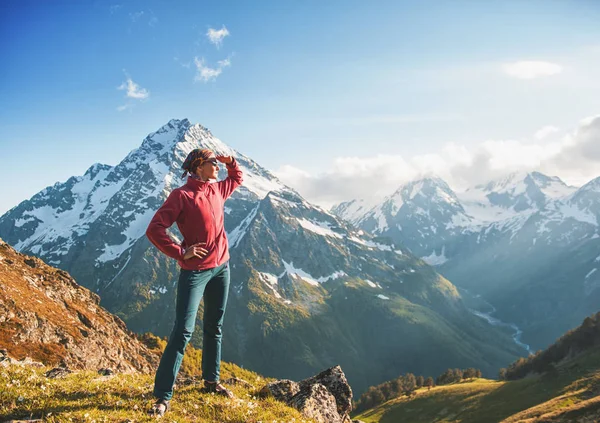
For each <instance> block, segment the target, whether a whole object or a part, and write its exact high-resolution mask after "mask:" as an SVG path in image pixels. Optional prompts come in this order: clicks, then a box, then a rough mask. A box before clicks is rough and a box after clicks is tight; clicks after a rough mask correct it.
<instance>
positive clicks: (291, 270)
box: [283, 260, 319, 286]
mask: <svg viewBox="0 0 600 423" xmlns="http://www.w3.org/2000/svg"><path fill="white" fill-rule="evenodd" d="M283 266H284V267H285V272H287V273H288V274H289V275H290V276H296V277H299V278H300V279H302V280H303V281H305V282H307V283H309V284H311V285H314V286H318V285H319V282H317V280H316V279H315V278H313V277H312V276H311V275H310V274H308V273H306V272H305V271H304V270H302V269H296V268H295V267H294V263H293V262H292V263H288V262H286V261H285V260H283Z"/></svg>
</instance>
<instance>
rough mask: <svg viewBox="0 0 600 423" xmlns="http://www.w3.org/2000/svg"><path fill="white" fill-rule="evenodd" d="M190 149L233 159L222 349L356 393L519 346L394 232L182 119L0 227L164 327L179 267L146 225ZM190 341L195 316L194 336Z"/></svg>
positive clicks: (127, 312)
mask: <svg viewBox="0 0 600 423" xmlns="http://www.w3.org/2000/svg"><path fill="white" fill-rule="evenodd" d="M194 148H210V149H211V150H213V151H215V152H216V153H217V154H224V155H233V156H234V157H235V158H236V160H237V161H238V163H239V164H240V166H241V168H242V170H243V172H244V183H243V186H242V187H240V188H239V189H238V190H237V191H236V192H235V193H234V194H233V195H232V197H231V198H230V199H229V200H228V201H227V203H226V205H225V213H226V218H225V228H226V231H227V234H228V238H229V245H230V248H231V255H232V259H231V269H232V283H231V287H230V290H231V291H230V297H229V304H228V311H227V314H226V318H225V323H224V325H225V327H224V338H223V343H224V345H223V359H224V360H227V361H233V362H235V363H236V364H238V365H241V366H244V367H247V368H249V369H252V370H255V371H258V372H260V373H262V374H265V375H267V376H275V377H286V378H290V379H296V380H298V379H303V378H305V377H307V376H310V375H312V374H314V373H315V372H316V371H320V370H321V369H323V368H327V367H331V366H332V365H341V366H342V367H343V368H344V369H345V371H346V374H347V376H348V380H349V382H350V383H351V385H352V386H353V388H354V392H355V394H357V395H360V393H361V390H362V389H365V388H366V387H367V386H369V385H373V384H375V383H377V382H380V381H383V380H387V379H390V378H391V377H394V376H395V375H397V374H399V373H404V372H408V371H411V372H415V373H439V372H441V371H442V370H443V369H444V368H446V367H447V366H452V367H463V368H464V367H470V366H473V367H478V368H480V369H482V371H483V372H484V374H488V375H491V374H495V373H496V371H497V369H498V368H500V367H502V366H506V365H507V364H508V363H509V362H511V361H513V360H514V359H515V358H516V357H518V356H520V355H525V354H526V353H527V351H526V350H525V349H524V348H523V347H522V346H521V345H519V344H518V343H515V342H513V339H512V338H511V336H512V335H513V334H512V332H511V331H510V330H509V329H507V328H505V327H501V326H493V325H490V324H489V323H488V321H486V320H484V319H481V318H480V317H478V316H477V315H476V314H474V313H473V311H472V310H471V309H470V306H469V305H468V304H467V302H466V301H465V299H464V298H463V297H464V295H463V294H462V293H461V292H459V291H458V290H457V288H456V287H455V286H454V285H453V284H452V283H451V282H450V281H449V280H448V279H446V278H445V277H443V276H441V275H440V274H439V273H438V272H437V271H436V269H434V268H433V267H432V266H430V265H429V264H427V263H426V262H425V261H423V260H421V259H420V258H419V257H418V256H417V255H415V254H413V253H411V249H409V248H407V247H406V246H405V244H404V243H401V242H397V241H393V240H391V239H390V237H381V236H372V235H371V234H370V233H368V231H366V230H360V229H358V228H355V227H354V226H353V225H352V224H350V223H347V222H345V221H344V220H343V219H340V218H339V217H337V216H335V215H334V214H332V213H330V212H328V211H327V210H324V209H322V208H321V207H318V206H316V205H314V204H311V203H310V202H308V201H306V200H305V199H304V198H302V196H301V195H300V194H299V193H297V192H296V191H295V190H293V189H291V188H290V187H287V186H285V185H284V184H282V183H281V181H279V180H278V179H277V178H276V177H275V176H274V175H273V174H272V173H271V172H269V171H268V170H267V169H265V168H263V167H261V166H260V165H259V164H258V163H256V162H255V161H254V160H252V159H251V158H249V157H247V156H245V155H243V154H241V153H239V152H238V151H236V150H234V149H232V148H231V147H229V146H228V145H226V144H225V143H223V142H222V141H220V140H219V139H217V138H216V137H214V136H213V135H212V133H211V132H210V131H209V130H208V129H207V128H205V127H203V126H201V125H198V124H192V123H190V122H189V121H188V120H187V119H183V120H171V121H170V122H168V123H167V124H166V125H164V126H163V127H161V128H160V129H158V130H157V131H156V132H153V133H151V134H149V135H148V136H147V137H146V138H145V139H144V140H143V142H142V144H141V146H140V147H139V148H137V149H135V150H133V151H132V152H130V153H129V154H128V155H127V156H126V157H125V158H124V159H123V160H122V161H121V162H120V163H119V164H117V165H116V166H110V165H106V164H99V163H96V164H93V165H92V166H90V168H89V169H88V170H87V171H86V172H85V174H84V175H82V176H74V177H72V178H69V179H68V180H67V181H65V182H61V183H56V184H55V185H53V186H50V187H48V188H46V189H44V190H42V191H41V192H39V193H37V194H36V195H34V196H33V197H32V198H31V199H29V200H26V201H24V202H22V203H21V204H19V205H17V206H16V207H14V208H12V209H11V210H9V211H8V212H7V213H6V214H4V215H3V216H1V217H0V237H2V238H3V239H4V240H5V241H6V242H7V243H9V244H11V245H13V246H14V247H15V248H16V249H17V250H19V251H20V252H22V253H27V254H34V255H36V256H38V257H40V258H42V259H43V260H44V261H46V262H47V263H49V264H51V265H53V266H56V267H58V268H60V269H63V270H66V271H68V272H69V273H70V274H71V275H73V276H74V277H75V278H76V279H77V280H78V281H79V282H80V283H81V284H82V285H83V286H85V287H87V288H88V289H90V290H92V291H93V292H95V293H97V295H99V296H100V298H101V300H100V304H101V305H102V306H103V307H105V308H107V309H108V310H109V311H111V312H113V313H115V314H116V315H117V316H119V317H120V318H121V319H123V320H124V321H125V322H126V323H127V325H128V327H129V328H131V329H133V330H134V331H136V332H146V331H151V332H153V333H155V334H157V335H159V336H167V335H168V334H169V333H170V330H171V327H172V325H173V320H174V304H175V291H176V290H175V285H176V283H177V278H178V266H177V264H176V262H175V261H174V260H172V259H170V258H167V257H166V256H164V255H162V254H161V253H160V252H159V251H158V250H157V249H156V248H154V247H153V246H152V245H151V244H150V242H149V241H148V240H147V238H146V237H145V235H144V232H145V229H146V227H147V224H148V223H149V221H150V219H151V217H152V215H153V214H154V212H155V211H156V210H157V209H158V207H159V206H160V205H161V204H162V203H163V201H164V200H165V199H166V197H167V195H168V194H169V193H170V191H171V190H172V189H174V188H176V187H177V186H179V185H181V184H182V183H183V181H181V179H180V178H179V176H180V174H181V169H180V166H181V163H182V162H183V160H184V159H185V157H186V155H187V154H188V153H189V152H190V151H191V150H192V149H194ZM221 172H222V173H221V175H220V176H221V177H224V176H225V171H224V169H222V170H221ZM172 229H173V230H172V231H171V236H172V237H173V238H174V239H176V240H180V239H181V235H180V234H179V233H178V232H177V230H176V229H175V228H172ZM469 301H471V300H470V299H469ZM202 308H203V305H201V310H200V311H199V313H198V316H202ZM201 340H202V322H201V320H199V321H198V326H197V329H196V331H195V332H194V334H193V337H192V344H194V345H201ZM441 356H443V357H444V360H443V362H442V361H441V360H440V357H441Z"/></svg>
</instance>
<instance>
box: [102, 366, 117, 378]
mask: <svg viewBox="0 0 600 423" xmlns="http://www.w3.org/2000/svg"><path fill="white" fill-rule="evenodd" d="M98 374H99V375H102V376H111V375H114V374H115V371H114V370H113V369H109V368H108V367H102V368H101V369H98Z"/></svg>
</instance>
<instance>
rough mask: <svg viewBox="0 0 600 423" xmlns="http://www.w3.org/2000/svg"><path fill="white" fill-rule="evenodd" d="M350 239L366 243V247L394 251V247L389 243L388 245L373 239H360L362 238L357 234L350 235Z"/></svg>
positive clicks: (358, 242)
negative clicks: (356, 235)
mask: <svg viewBox="0 0 600 423" xmlns="http://www.w3.org/2000/svg"><path fill="white" fill-rule="evenodd" d="M348 239H349V240H350V241H354V242H356V243H357V244H362V245H364V246H366V247H369V248H378V249H380V250H381V251H392V247H391V246H389V245H386V244H380V243H378V242H373V241H368V240H364V239H360V238H357V237H355V236H349V237H348Z"/></svg>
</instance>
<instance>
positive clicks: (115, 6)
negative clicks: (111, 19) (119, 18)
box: [109, 4, 123, 15]
mask: <svg viewBox="0 0 600 423" xmlns="http://www.w3.org/2000/svg"><path fill="white" fill-rule="evenodd" d="M122 7H123V5H122V4H112V5H111V6H110V8H109V11H110V14H111V15H114V14H115V13H117V12H118V11H119V9H121V8H122Z"/></svg>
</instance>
